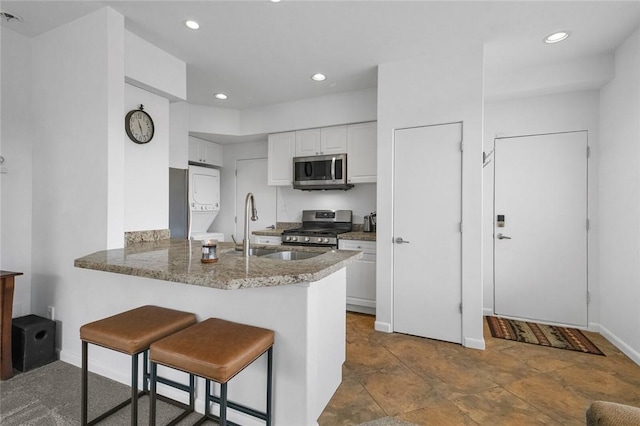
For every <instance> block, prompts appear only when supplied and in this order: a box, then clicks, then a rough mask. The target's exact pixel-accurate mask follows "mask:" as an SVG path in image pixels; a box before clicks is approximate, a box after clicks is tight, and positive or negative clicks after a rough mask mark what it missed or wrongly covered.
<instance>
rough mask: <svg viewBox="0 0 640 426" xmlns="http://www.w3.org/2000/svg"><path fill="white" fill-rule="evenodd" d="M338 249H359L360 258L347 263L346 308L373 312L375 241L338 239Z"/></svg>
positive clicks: (374, 301)
mask: <svg viewBox="0 0 640 426" xmlns="http://www.w3.org/2000/svg"><path fill="white" fill-rule="evenodd" d="M338 248H339V249H340V250H360V251H362V253H363V255H362V258H361V259H358V260H356V261H355V262H352V263H350V264H349V265H347V310H352V311H357V312H364V313H369V314H374V313H375V307H376V243H375V241H360V240H339V241H338Z"/></svg>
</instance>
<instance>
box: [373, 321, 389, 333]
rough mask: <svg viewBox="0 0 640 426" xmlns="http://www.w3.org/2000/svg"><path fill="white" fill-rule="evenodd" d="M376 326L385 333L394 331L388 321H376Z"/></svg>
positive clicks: (377, 329)
mask: <svg viewBox="0 0 640 426" xmlns="http://www.w3.org/2000/svg"><path fill="white" fill-rule="evenodd" d="M374 328H375V330H376V331H382V332H383V333H393V330H392V329H391V324H389V323H388V322H382V321H376V322H375V323H374Z"/></svg>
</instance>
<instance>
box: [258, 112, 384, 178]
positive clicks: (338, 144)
mask: <svg viewBox="0 0 640 426" xmlns="http://www.w3.org/2000/svg"><path fill="white" fill-rule="evenodd" d="M377 138H378V133H377V126H376V122H375V121H373V122H367V123H360V124H349V125H345V126H332V127H323V128H320V129H308V130H298V131H295V132H286V133H275V134H271V135H269V152H268V157H269V158H268V165H269V177H268V179H269V180H268V183H269V185H272V186H288V185H291V181H292V172H293V162H292V159H293V157H308V156H314V155H331V154H344V153H345V152H346V153H347V179H348V182H349V183H371V182H374V183H375V182H376V175H377V167H378V164H377V161H376V158H377V154H376V153H377V149H378V147H377V146H378V144H377Z"/></svg>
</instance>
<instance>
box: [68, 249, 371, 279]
mask: <svg viewBox="0 0 640 426" xmlns="http://www.w3.org/2000/svg"><path fill="white" fill-rule="evenodd" d="M251 247H252V248H260V247H263V248H271V249H275V250H278V251H291V250H295V251H306V252H319V253H322V254H321V255H319V256H316V257H313V258H311V259H305V260H278V259H264V258H261V257H256V256H250V257H249V258H248V259H247V258H244V257H242V253H241V252H239V251H236V250H235V244H234V243H231V242H228V243H226V242H225V243H222V242H221V243H218V247H217V255H218V259H219V260H218V262H216V263H202V262H201V261H200V258H201V253H202V243H201V242H200V241H190V240H171V239H169V240H161V241H151V242H139V243H133V244H131V245H129V246H128V247H126V248H123V249H113V250H104V251H98V252H95V253H93V254H90V255H88V256H84V257H81V258H78V259H76V260H75V262H74V265H75V266H76V267H78V268H85V269H94V270H98V271H105V272H114V273H118V274H125V275H133V276H138V277H146V278H154V279H158V280H163V281H173V282H178V283H185V284H193V285H200V286H204V287H211V288H218V289H224V290H234V289H241V288H254V287H271V286H280V285H287V284H295V283H301V282H314V281H318V280H321V279H322V278H324V277H326V276H328V275H330V274H332V273H334V272H335V271H338V270H340V269H342V268H344V267H345V266H346V265H347V264H348V263H351V262H352V261H354V260H356V259H359V258H361V257H362V253H361V252H359V251H351V250H331V249H328V248H323V247H295V248H293V247H291V246H264V245H262V246H261V245H251Z"/></svg>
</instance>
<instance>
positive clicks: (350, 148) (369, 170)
mask: <svg viewBox="0 0 640 426" xmlns="http://www.w3.org/2000/svg"><path fill="white" fill-rule="evenodd" d="M376 124H377V123H376V122H375V121H373V122H370V123H360V124H351V125H349V126H347V180H348V182H349V183H370V182H376V180H377V174H378V163H377V151H378V127H377V125H376Z"/></svg>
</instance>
